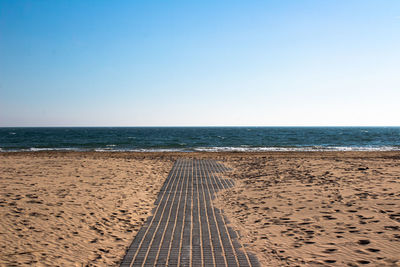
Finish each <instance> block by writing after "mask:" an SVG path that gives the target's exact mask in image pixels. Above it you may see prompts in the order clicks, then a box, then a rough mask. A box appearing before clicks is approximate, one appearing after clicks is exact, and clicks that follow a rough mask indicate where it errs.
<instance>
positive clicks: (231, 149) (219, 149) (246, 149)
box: [194, 146, 400, 152]
mask: <svg viewBox="0 0 400 267" xmlns="http://www.w3.org/2000/svg"><path fill="white" fill-rule="evenodd" d="M194 150H195V151H199V152H291V151H293V152H295V151H298V152H307V151H317V152H318V151H321V152H322V151H400V147H394V146H381V147H341V146H330V147H322V146H316V147H245V146H244V147H198V148H194Z"/></svg>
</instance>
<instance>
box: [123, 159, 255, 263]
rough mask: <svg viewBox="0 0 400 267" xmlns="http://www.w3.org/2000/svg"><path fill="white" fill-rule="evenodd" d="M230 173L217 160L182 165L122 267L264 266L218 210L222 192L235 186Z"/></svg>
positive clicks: (168, 181) (185, 161)
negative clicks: (228, 176) (217, 196)
mask: <svg viewBox="0 0 400 267" xmlns="http://www.w3.org/2000/svg"><path fill="white" fill-rule="evenodd" d="M225 170H226V168H225V167H224V166H223V165H222V164H220V163H218V162H216V161H214V160H197V159H179V160H177V161H176V162H175V164H174V166H173V167H172V170H171V172H170V174H169V175H168V178H167V179H166V181H165V183H164V185H163V187H162V188H161V191H160V193H159V196H158V199H157V201H156V203H155V204H156V208H155V209H154V210H153V216H151V217H149V218H148V220H147V222H146V223H145V225H144V226H143V227H142V228H141V229H140V231H139V232H138V234H137V235H136V237H135V239H134V240H133V242H132V244H131V246H130V247H129V249H128V251H127V253H126V255H125V257H124V259H123V261H122V263H121V266H218V267H219V266H259V263H258V261H257V259H256V258H255V257H254V256H253V255H252V254H249V253H246V251H245V250H244V248H243V247H242V246H241V245H240V243H239V242H238V240H237V234H236V232H235V231H234V230H233V229H231V228H230V227H228V226H227V219H226V218H225V216H224V215H223V214H222V213H221V210H219V209H217V208H215V206H214V205H213V199H214V197H215V193H216V192H217V191H219V190H221V189H225V188H229V187H232V186H233V181H232V180H231V179H226V178H222V177H221V175H220V173H222V172H224V171H225Z"/></svg>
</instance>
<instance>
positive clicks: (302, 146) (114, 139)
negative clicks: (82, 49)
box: [0, 127, 400, 152]
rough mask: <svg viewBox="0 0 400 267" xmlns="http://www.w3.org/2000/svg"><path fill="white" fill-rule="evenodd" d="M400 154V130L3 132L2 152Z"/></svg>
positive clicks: (79, 129) (67, 129)
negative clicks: (345, 152) (341, 152)
mask: <svg viewBox="0 0 400 267" xmlns="http://www.w3.org/2000/svg"><path fill="white" fill-rule="evenodd" d="M45 150H49V151H51V150H60V151H107V152H109V151H114V152H118V151H135V152H151V151H154V152H172V151H180V152H194V151H209V152H219V151H227V152H229V151H238V152H240V151H242V152H262V151H396V150H400V127H51V128H45V127H40V128H31V127H29V128H11V127H5V128H0V152H18V151H45Z"/></svg>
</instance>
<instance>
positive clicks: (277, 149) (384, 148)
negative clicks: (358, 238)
mask: <svg viewBox="0 0 400 267" xmlns="http://www.w3.org/2000/svg"><path fill="white" fill-rule="evenodd" d="M37 151H82V152H84V151H96V152H308V151H310V152H312V151H317V152H318V151H319V152H323V151H400V146H380V147H370V146H369V147H368V146H358V147H350V146H327V147H324V146H314V147H249V146H246V145H243V146H240V147H195V148H136V149H123V148H115V147H114V146H106V147H105V148H96V149H93V148H36V147H31V148H29V149H4V148H0V152H37Z"/></svg>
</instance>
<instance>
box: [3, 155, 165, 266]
mask: <svg viewBox="0 0 400 267" xmlns="http://www.w3.org/2000/svg"><path fill="white" fill-rule="evenodd" d="M171 167H172V162H171V161H166V160H160V159H156V158H154V159H151V157H147V158H146V159H135V158H129V157H125V158H124V157H119V158H118V157H115V158H110V157H109V156H107V155H105V154H104V155H102V154H100V153H97V154H96V153H39V154H23V153H16V154H13V155H10V154H0V265H2V266H8V265H35V264H36V263H40V265H52V266H54V265H61V266H74V265H76V266H84V265H86V264H90V265H100V266H105V265H107V266H110V265H117V264H118V262H119V261H120V260H121V259H122V257H123V255H124V253H125V250H126V248H127V247H128V246H129V244H130V243H131V241H132V239H133V237H134V236H135V235H136V233H137V231H138V230H139V229H140V227H141V225H142V224H143V222H144V220H145V219H146V218H147V217H148V216H149V214H150V212H151V210H152V208H153V202H154V201H155V199H156V197H157V194H158V192H159V190H160V188H161V186H162V184H163V182H164V180H165V178H166V177H167V175H168V172H169V171H170V169H171Z"/></svg>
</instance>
